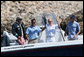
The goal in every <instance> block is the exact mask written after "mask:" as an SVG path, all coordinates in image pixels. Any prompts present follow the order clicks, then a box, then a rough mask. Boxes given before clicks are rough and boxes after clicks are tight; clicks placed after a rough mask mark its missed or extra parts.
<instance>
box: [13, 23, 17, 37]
mask: <svg viewBox="0 0 84 57" xmlns="http://www.w3.org/2000/svg"><path fill="white" fill-rule="evenodd" d="M12 34H13V35H14V36H16V37H18V34H17V33H16V25H15V24H13V25H12Z"/></svg>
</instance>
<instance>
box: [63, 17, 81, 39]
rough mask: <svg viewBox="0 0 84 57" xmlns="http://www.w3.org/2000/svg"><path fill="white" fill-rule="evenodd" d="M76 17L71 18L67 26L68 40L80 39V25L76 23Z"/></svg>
mask: <svg viewBox="0 0 84 57" xmlns="http://www.w3.org/2000/svg"><path fill="white" fill-rule="evenodd" d="M75 19H76V16H75V15H72V16H71V17H70V21H69V22H68V24H67V27H66V32H65V35H66V33H68V40H76V39H78V34H79V33H80V26H79V24H78V22H76V21H75Z"/></svg>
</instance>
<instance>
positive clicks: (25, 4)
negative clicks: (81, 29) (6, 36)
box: [1, 1, 83, 32]
mask: <svg viewBox="0 0 84 57" xmlns="http://www.w3.org/2000/svg"><path fill="white" fill-rule="evenodd" d="M81 9H83V2H82V1H1V22H3V24H4V25H5V26H7V27H6V28H7V29H8V31H10V32H11V24H12V23H13V22H14V21H15V20H16V17H18V16H21V17H23V18H24V20H23V21H24V23H25V25H26V27H27V26H29V25H30V20H31V19H33V18H36V19H39V17H37V16H41V15H42V14H43V13H51V12H54V13H55V14H56V17H57V19H59V16H61V17H62V18H63V19H65V20H67V17H68V16H69V15H71V14H73V13H75V12H78V11H80V10H81ZM79 13H80V12H79ZM81 14H83V12H82V13H81ZM81 14H80V15H81ZM80 15H77V20H78V22H82V20H83V18H82V19H81V17H83V15H81V16H80ZM40 18H41V17H40ZM7 24H8V25H7ZM81 26H82V25H81Z"/></svg>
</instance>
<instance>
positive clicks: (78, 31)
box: [74, 24, 80, 38]
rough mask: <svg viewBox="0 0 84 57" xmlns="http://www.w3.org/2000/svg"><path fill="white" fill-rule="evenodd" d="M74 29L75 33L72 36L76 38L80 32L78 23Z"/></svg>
mask: <svg viewBox="0 0 84 57" xmlns="http://www.w3.org/2000/svg"><path fill="white" fill-rule="evenodd" d="M76 30H77V33H76V35H75V36H74V38H76V37H77V36H78V35H79V33H80V26H79V24H77V28H76Z"/></svg>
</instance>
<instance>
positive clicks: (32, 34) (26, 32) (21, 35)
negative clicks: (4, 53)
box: [1, 15, 80, 46]
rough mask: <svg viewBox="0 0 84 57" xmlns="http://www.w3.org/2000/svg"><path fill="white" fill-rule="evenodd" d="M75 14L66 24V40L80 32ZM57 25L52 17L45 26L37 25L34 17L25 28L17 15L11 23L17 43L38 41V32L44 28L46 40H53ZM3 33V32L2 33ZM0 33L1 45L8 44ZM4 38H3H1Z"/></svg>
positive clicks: (74, 38) (76, 36) (6, 39)
mask: <svg viewBox="0 0 84 57" xmlns="http://www.w3.org/2000/svg"><path fill="white" fill-rule="evenodd" d="M75 19H76V16H75V15H72V16H71V17H70V21H69V22H68V24H67V27H66V31H65V35H66V34H68V40H76V39H78V34H79V33H80V26H79V24H78V23H77V22H76V21H75ZM58 28H59V26H57V25H55V24H53V21H52V19H48V24H46V25H45V27H39V26H37V25H36V19H32V20H31V25H30V26H29V27H28V28H27V29H26V28H25V25H24V23H23V22H22V18H20V17H17V18H16V22H15V23H14V24H13V25H12V34H13V35H14V36H15V37H17V39H18V40H17V42H18V43H19V45H24V44H34V43H38V38H39V33H40V32H42V31H44V30H45V29H46V42H55V40H56V38H55V34H56V29H58ZM2 34H3V33H2ZM2 34H1V38H2V40H1V46H8V45H10V44H9V40H8V38H7V36H6V37H4V36H2ZM3 38H4V40H3Z"/></svg>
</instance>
